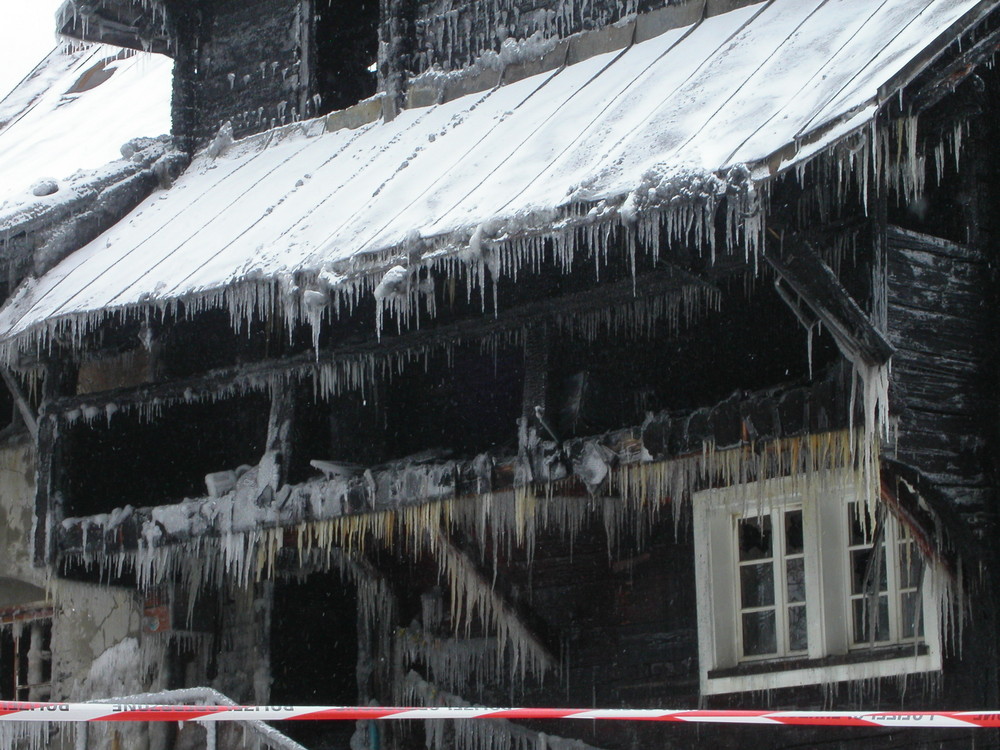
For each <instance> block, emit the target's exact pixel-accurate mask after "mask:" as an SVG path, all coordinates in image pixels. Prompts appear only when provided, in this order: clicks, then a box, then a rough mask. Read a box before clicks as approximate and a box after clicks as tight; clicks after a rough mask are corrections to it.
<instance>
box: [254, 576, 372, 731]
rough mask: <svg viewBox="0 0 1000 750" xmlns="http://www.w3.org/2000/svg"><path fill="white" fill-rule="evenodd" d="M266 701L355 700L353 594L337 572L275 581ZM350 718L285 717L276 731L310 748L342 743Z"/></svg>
mask: <svg viewBox="0 0 1000 750" xmlns="http://www.w3.org/2000/svg"><path fill="white" fill-rule="evenodd" d="M271 623H272V625H271V675H272V679H273V682H272V683H271V703H272V704H274V705H283V706H285V705H287V706H353V705H356V704H357V703H358V679H357V651H358V631H357V594H356V592H355V590H354V587H353V586H352V585H351V584H350V583H349V582H348V581H346V580H344V579H343V578H342V577H341V576H340V575H339V574H337V573H322V574H321V573H315V574H313V575H310V576H308V577H307V578H305V579H304V580H301V581H278V582H276V583H275V586H274V611H273V615H272V620H271ZM354 727H355V724H354V722H353V721H302V722H295V721H290V722H285V725H284V726H282V728H281V731H282V732H285V733H286V734H287V735H288V736H289V737H291V738H292V739H294V740H295V741H297V742H299V743H301V744H303V745H305V746H306V747H308V748H311V749H312V750H325V749H326V748H331V749H332V748H337V749H338V750H340V749H341V748H346V747H349V746H350V739H351V735H352V734H353V733H354Z"/></svg>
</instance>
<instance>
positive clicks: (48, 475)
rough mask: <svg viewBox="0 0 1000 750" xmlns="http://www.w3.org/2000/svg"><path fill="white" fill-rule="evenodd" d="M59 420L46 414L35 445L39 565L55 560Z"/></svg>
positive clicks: (35, 550)
mask: <svg viewBox="0 0 1000 750" xmlns="http://www.w3.org/2000/svg"><path fill="white" fill-rule="evenodd" d="M57 438H58V421H57V420H56V418H55V417H54V416H51V415H49V414H45V413H44V412H43V414H42V416H41V417H39V420H38V441H37V443H36V446H35V450H36V454H35V522H34V528H33V530H32V533H33V538H32V558H33V562H34V564H35V566H36V567H44V566H45V565H47V564H48V563H50V562H52V560H53V544H52V539H51V535H50V533H49V529H50V526H51V524H52V505H53V497H54V496H55V467H56V465H57V463H58V462H57V459H56V452H57V447H58V441H57Z"/></svg>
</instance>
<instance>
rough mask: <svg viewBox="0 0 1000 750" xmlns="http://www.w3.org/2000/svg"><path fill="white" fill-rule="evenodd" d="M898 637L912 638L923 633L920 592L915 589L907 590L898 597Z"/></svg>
mask: <svg viewBox="0 0 1000 750" xmlns="http://www.w3.org/2000/svg"><path fill="white" fill-rule="evenodd" d="M900 604H901V607H900V610H901V611H900V613H899V620H900V623H899V625H900V637H902V638H913V637H914V636H918V635H923V634H924V623H923V618H922V617H921V615H922V609H921V607H920V594H919V593H918V592H916V591H909V592H907V593H905V594H903V595H902V596H901V597H900Z"/></svg>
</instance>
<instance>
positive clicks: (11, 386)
mask: <svg viewBox="0 0 1000 750" xmlns="http://www.w3.org/2000/svg"><path fill="white" fill-rule="evenodd" d="M0 377H2V378H3V382H4V383H6V384H7V389H8V390H9V391H10V395H11V396H12V397H13V399H14V404H15V405H16V406H17V410H18V412H20V414H21V418H22V419H23V420H24V424H25V426H26V427H27V428H28V432H29V433H30V434H31V439H32V440H34V441H36V442H37V441H38V419H37V418H36V417H35V412H33V411H32V410H31V405H30V404H29V403H28V399H27V397H25V395H24V391H22V390H21V384H20V383H18V382H17V379H16V378H15V377H14V375H13V373H12V372H11V371H10V369H9V368H8V367H7V365H2V364H0Z"/></svg>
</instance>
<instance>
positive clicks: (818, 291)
mask: <svg viewBox="0 0 1000 750" xmlns="http://www.w3.org/2000/svg"><path fill="white" fill-rule="evenodd" d="M784 244H785V253H784V254H783V255H782V256H781V257H778V256H777V255H775V254H768V255H765V258H766V260H767V262H768V263H769V264H770V265H771V267H772V268H774V270H775V272H776V273H777V274H778V277H779V279H780V281H782V282H784V283H785V284H787V285H788V286H789V287H790V288H791V290H792V291H793V292H794V293H795V294H796V295H798V297H799V299H801V301H802V304H804V305H805V306H806V307H807V308H808V309H809V311H810V312H811V313H812V314H813V315H815V316H816V319H817V320H818V321H820V322H821V323H822V324H823V325H824V326H826V328H827V330H829V331H830V333H832V334H833V336H834V339H835V340H836V342H837V346H838V347H840V350H841V351H842V352H843V353H844V355H845V356H847V357H848V359H851V360H852V361H853V360H855V359H857V358H858V357H860V359H861V360H863V361H864V362H865V363H867V364H869V365H872V366H878V365H884V364H885V363H886V362H888V361H889V359H890V358H891V357H892V355H893V353H894V352H895V350H894V349H893V346H892V344H890V343H889V342H888V341H887V340H886V338H885V336H883V335H882V333H881V332H880V331H879V330H878V329H877V328H876V327H875V324H874V323H872V321H871V319H870V318H869V317H868V316H867V315H866V314H865V312H864V311H863V310H862V309H861V307H860V306H859V305H858V303H857V302H855V301H854V298H853V297H851V295H850V294H849V293H848V291H847V290H846V289H845V288H844V287H843V285H842V284H841V283H840V281H839V280H838V279H837V276H836V274H834V272H833V270H832V269H831V268H830V267H829V266H828V265H827V264H826V263H824V262H823V259H822V258H820V257H819V255H818V254H817V253H816V251H815V250H813V248H812V247H811V246H810V245H809V243H807V242H805V241H804V240H801V239H795V238H792V239H791V240H789V238H786V239H785V243H784ZM779 292H780V293H781V296H782V299H784V301H785V303H786V304H788V305H789V307H790V308H791V309H792V312H793V313H795V315H796V316H797V317H798V318H799V320H802V321H803V323H805V321H804V320H803V311H802V308H801V306H799V305H797V304H795V301H794V300H792V299H791V297H790V295H788V294H787V293H784V292H783V290H781V289H780V288H779Z"/></svg>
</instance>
